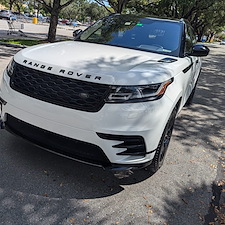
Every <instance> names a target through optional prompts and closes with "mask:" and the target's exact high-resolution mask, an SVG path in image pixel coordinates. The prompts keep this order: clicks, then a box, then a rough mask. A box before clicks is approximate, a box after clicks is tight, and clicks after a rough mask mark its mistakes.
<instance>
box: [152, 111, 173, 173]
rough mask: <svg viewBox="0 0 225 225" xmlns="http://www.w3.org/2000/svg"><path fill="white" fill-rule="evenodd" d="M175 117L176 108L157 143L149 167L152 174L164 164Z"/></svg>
mask: <svg viewBox="0 0 225 225" xmlns="http://www.w3.org/2000/svg"><path fill="white" fill-rule="evenodd" d="M176 115H177V108H175V109H174V110H173V112H172V113H171V115H170V118H169V120H168V122H167V124H166V127H165V129H164V131H163V134H162V137H161V139H160V141H159V145H158V147H157V149H156V153H155V156H154V158H153V161H152V163H151V165H150V167H149V169H150V172H151V173H152V174H154V173H155V172H156V171H157V170H159V169H160V168H161V166H162V165H163V162H164V159H165V156H166V153H167V150H168V146H169V143H170V139H171V136H172V132H173V127H174V122H175V118H176Z"/></svg>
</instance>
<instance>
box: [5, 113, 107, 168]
mask: <svg viewBox="0 0 225 225" xmlns="http://www.w3.org/2000/svg"><path fill="white" fill-rule="evenodd" d="M6 129H7V130H8V131H10V132H12V133H14V134H16V135H18V136H20V137H23V138H25V139H27V140H29V141H31V142H32V143H34V144H37V145H39V146H41V147H44V148H46V149H49V150H52V151H54V152H56V153H60V154H62V155H65V156H69V157H71V158H74V159H78V160H81V161H83V162H88V163H92V164H96V165H102V166H104V167H108V166H110V165H111V163H110V161H109V160H108V158H107V157H106V155H105V153H104V152H103V151H102V149H101V148H100V147H99V146H97V145H94V144H90V143H87V142H83V141H79V140H75V139H72V138H68V137H65V136H62V135H59V134H55V133H52V132H50V131H47V130H44V129H41V128H39V127H36V126H33V125H31V124H28V123H26V122H24V121H22V120H19V119H17V118H15V117H13V116H11V115H9V114H8V115H7V120H6Z"/></svg>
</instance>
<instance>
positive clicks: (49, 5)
mask: <svg viewBox="0 0 225 225" xmlns="http://www.w3.org/2000/svg"><path fill="white" fill-rule="evenodd" d="M36 1H37V2H39V3H41V4H42V5H43V7H45V9H46V10H47V11H48V12H49V13H50V15H51V17H50V25H49V31H48V39H47V40H48V41H49V42H53V41H55V37H56V28H57V24H58V19H59V13H60V11H61V10H62V9H63V8H65V7H66V6H68V5H70V4H71V3H72V2H73V1H74V0H68V1H66V2H64V3H62V0H53V1H49V2H47V0H36Z"/></svg>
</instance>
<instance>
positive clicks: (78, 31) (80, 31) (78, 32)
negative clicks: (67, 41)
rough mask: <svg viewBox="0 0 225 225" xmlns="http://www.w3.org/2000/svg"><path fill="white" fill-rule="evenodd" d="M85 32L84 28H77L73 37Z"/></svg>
mask: <svg viewBox="0 0 225 225" xmlns="http://www.w3.org/2000/svg"><path fill="white" fill-rule="evenodd" d="M82 32H83V30H81V29H77V30H75V31H74V32H73V37H74V39H75V38H77V37H78V35H80V34H81V33H82Z"/></svg>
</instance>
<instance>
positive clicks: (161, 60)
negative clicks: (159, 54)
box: [158, 57, 177, 63]
mask: <svg viewBox="0 0 225 225" xmlns="http://www.w3.org/2000/svg"><path fill="white" fill-rule="evenodd" d="M176 61H177V59H174V58H169V57H167V58H163V59H160V60H159V61H158V62H163V63H173V62H176Z"/></svg>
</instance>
